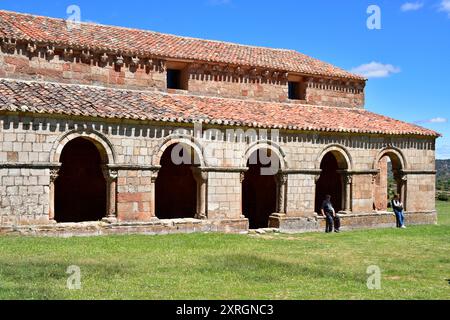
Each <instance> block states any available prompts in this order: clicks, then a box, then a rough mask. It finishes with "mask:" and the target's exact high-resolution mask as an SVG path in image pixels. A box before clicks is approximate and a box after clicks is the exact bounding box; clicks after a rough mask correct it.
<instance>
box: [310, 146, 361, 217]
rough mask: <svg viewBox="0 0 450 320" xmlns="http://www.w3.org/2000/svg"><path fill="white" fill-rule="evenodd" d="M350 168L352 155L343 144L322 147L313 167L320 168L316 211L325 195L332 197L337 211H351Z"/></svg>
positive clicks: (317, 181) (351, 166)
mask: <svg viewBox="0 0 450 320" xmlns="http://www.w3.org/2000/svg"><path fill="white" fill-rule="evenodd" d="M352 168H353V162H352V157H351V155H350V152H349V151H348V150H347V149H346V148H345V147H344V146H342V145H340V144H333V145H329V146H327V147H326V148H324V150H323V151H322V152H321V153H320V155H319V156H318V158H317V160H316V163H315V169H318V170H321V173H320V175H319V176H318V179H317V180H316V192H315V210H316V212H318V213H319V212H320V209H321V208H320V207H321V203H322V202H323V200H324V199H325V196H326V195H330V196H331V197H332V202H333V205H334V207H335V209H336V210H337V211H345V212H350V211H351V202H352V198H351V193H352V180H353V179H352V176H351V170H352Z"/></svg>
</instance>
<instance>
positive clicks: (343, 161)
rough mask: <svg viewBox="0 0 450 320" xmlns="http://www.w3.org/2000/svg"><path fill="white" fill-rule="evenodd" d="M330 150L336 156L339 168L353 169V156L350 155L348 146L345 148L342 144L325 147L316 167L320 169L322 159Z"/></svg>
mask: <svg viewBox="0 0 450 320" xmlns="http://www.w3.org/2000/svg"><path fill="white" fill-rule="evenodd" d="M330 152H331V153H332V154H333V155H334V156H335V157H336V160H337V162H338V165H339V169H341V170H348V171H350V170H352V168H353V161H352V156H351V155H350V152H349V151H348V150H347V148H345V147H344V146H342V145H340V144H333V145H329V146H327V147H326V148H325V149H323V150H322V152H321V153H320V155H319V157H318V158H317V160H316V162H315V169H320V165H321V164H322V160H323V159H324V157H325V156H326V155H327V154H328V153H330Z"/></svg>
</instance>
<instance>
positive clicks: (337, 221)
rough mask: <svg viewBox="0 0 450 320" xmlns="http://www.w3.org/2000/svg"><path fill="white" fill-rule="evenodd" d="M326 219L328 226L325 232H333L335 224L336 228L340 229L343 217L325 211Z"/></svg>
mask: <svg viewBox="0 0 450 320" xmlns="http://www.w3.org/2000/svg"><path fill="white" fill-rule="evenodd" d="M325 219H326V221H327V227H326V230H325V232H326V233H330V232H333V226H334V230H336V231H339V229H340V228H341V218H339V217H338V216H337V215H336V217H333V214H331V213H330V214H329V213H325Z"/></svg>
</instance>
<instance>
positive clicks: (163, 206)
mask: <svg viewBox="0 0 450 320" xmlns="http://www.w3.org/2000/svg"><path fill="white" fill-rule="evenodd" d="M24 23H26V24H27V26H28V27H27V28H26V29H24V28H22V25H23V24H24ZM0 26H2V28H0V38H1V52H0V181H1V184H0V217H1V220H0V230H1V231H2V232H20V233H23V234H29V233H31V234H35V233H44V234H111V233H130V232H133V233H170V232H193V231H223V232H245V231H247V230H248V229H249V228H267V227H273V228H279V229H281V230H284V231H292V232H303V231H317V230H321V228H322V225H323V220H322V219H321V218H320V217H318V216H317V214H316V213H317V212H318V211H319V209H320V204H321V202H322V201H323V198H324V197H325V195H327V194H329V195H331V196H332V199H333V203H334V206H335V207H336V209H337V210H338V211H339V212H340V213H341V216H342V222H343V228H344V229H345V228H347V229H353V228H371V227H389V226H394V225H395V218H394V217H393V215H392V214H390V213H388V212H387V203H388V193H387V183H388V182H387V181H388V179H387V170H388V163H389V162H390V163H391V164H392V171H393V176H394V179H395V182H396V185H397V191H398V193H399V194H401V196H402V199H403V201H404V203H405V205H406V211H407V220H408V223H409V224H427V223H435V222H436V212H435V201H434V197H435V195H434V194H435V141H436V138H437V137H438V136H439V135H438V134H437V133H436V132H433V131H431V130H427V129H424V128H421V127H419V126H416V125H413V124H408V123H404V122H401V121H397V120H394V119H390V118H387V117H384V116H381V115H377V114H374V113H371V112H369V111H367V110H365V109H364V108H363V106H364V87H365V81H366V80H365V79H363V78H361V77H359V76H357V75H353V74H351V73H348V72H346V71H344V70H341V69H339V68H336V67H334V66H331V65H329V64H326V63H324V62H320V61H317V60H314V59H312V58H310V57H307V56H304V55H302V54H300V53H296V52H293V51H288V50H276V49H268V48H254V47H246V46H241V45H235V44H227V43H221V42H220V43H219V42H210V41H207V40H198V39H190V38H189V39H186V38H181V37H175V36H168V35H159V36H158V39H159V40H158V41H160V42H161V43H160V49H159V51H158V52H153V51H152V50H153V47H152V45H150V43H153V42H152V41H154V37H155V33H151V32H146V31H136V32H134V33H132V34H129V33H127V32H128V31H127V29H122V28H116V27H106V26H97V25H95V24H81V25H80V28H79V29H77V30H75V31H73V30H72V33H70V41H68V40H67V39H69V33H65V22H64V21H63V20H60V19H52V18H46V17H35V16H31V15H23V14H17V13H11V12H5V11H0ZM30 30H34V33H33V34H31V33H29V32H30ZM44 30H45V32H44ZM36 34H40V37H39V38H33V37H34V35H36ZM133 37H134V38H133ZM108 38H110V41H107V40H105V39H108ZM137 40H139V41H137ZM146 42H148V43H149V46H148V47H147V46H144V47H136V46H138V43H139V46H142V45H143V43H146ZM187 42H189V45H188V47H187V48H185V47H184V46H187V45H186V43H187ZM74 43H78V44H77V45H76V46H75V45H74ZM110 43H116V44H118V45H117V47H114V48H111V47H109V45H110ZM174 46H175V47H176V48H177V50H175V51H173V49H172V48H173V47H174ZM192 46H195V47H196V48H198V50H197V51H195V52H193V51H191V50H189V48H191V47H192ZM94 47H95V49H93V48H94ZM161 48H162V49H161ZM230 52H233V54H230ZM215 53H217V54H215ZM239 55H241V56H239ZM211 57H214V58H211ZM258 57H259V58H258ZM261 57H263V58H261ZM243 61H244V62H243ZM311 70H313V71H311ZM175 71H176V72H175ZM178 76H179V77H180V78H179V79H177V78H176V77H178ZM177 86H178V87H177ZM294 89H295V90H294Z"/></svg>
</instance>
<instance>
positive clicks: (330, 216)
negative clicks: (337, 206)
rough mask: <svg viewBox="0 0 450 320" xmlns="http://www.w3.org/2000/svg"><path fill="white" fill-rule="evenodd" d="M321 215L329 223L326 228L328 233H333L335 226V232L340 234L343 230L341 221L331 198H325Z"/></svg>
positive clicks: (328, 196)
mask: <svg viewBox="0 0 450 320" xmlns="http://www.w3.org/2000/svg"><path fill="white" fill-rule="evenodd" d="M320 211H321V213H322V216H325V219H326V221H327V226H326V230H325V232H326V233H330V232H333V226H334V232H336V233H339V232H340V228H341V219H340V218H339V216H338V215H337V213H336V210H334V207H333V204H332V203H331V196H330V195H327V196H326V197H325V200H324V201H323V203H322V207H321V210H320Z"/></svg>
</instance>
